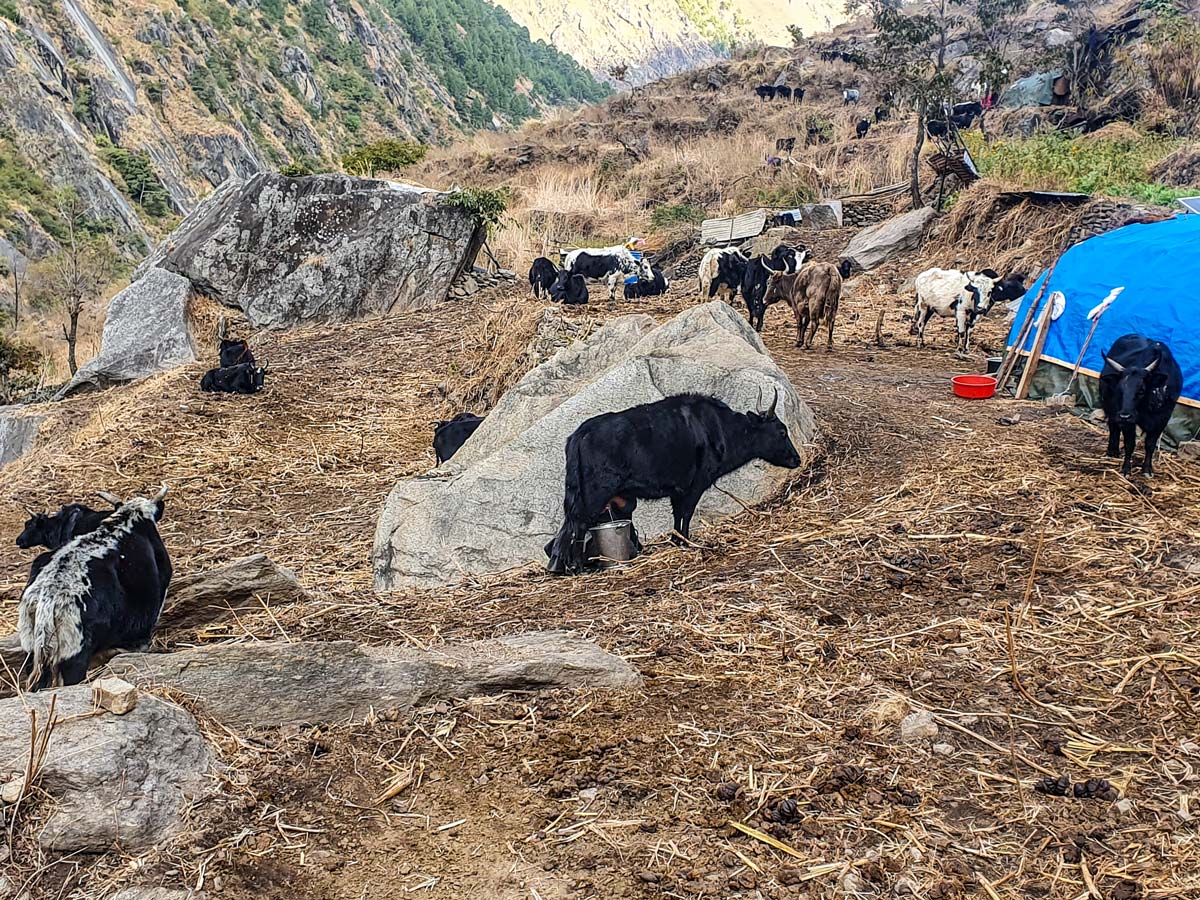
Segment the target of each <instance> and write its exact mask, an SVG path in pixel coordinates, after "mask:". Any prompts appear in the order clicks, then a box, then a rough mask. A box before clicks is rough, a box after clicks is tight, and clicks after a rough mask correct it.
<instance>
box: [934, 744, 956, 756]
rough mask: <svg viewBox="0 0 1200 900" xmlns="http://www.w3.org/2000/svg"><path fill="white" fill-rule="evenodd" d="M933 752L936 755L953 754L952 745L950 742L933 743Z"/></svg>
mask: <svg viewBox="0 0 1200 900" xmlns="http://www.w3.org/2000/svg"><path fill="white" fill-rule="evenodd" d="M933 752H934V753H936V754H937V755H938V756H953V755H954V746H953V745H952V744H934V745H933Z"/></svg>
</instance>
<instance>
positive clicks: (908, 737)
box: [900, 711, 938, 744]
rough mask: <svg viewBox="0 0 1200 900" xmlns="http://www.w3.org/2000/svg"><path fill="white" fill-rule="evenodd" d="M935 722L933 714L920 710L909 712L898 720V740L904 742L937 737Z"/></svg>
mask: <svg viewBox="0 0 1200 900" xmlns="http://www.w3.org/2000/svg"><path fill="white" fill-rule="evenodd" d="M937 734H938V727H937V723H936V722H934V721H933V714H932V713H928V712H924V711H920V712H915V713H911V714H909V715H907V716H905V717H904V718H903V719H901V720H900V740H902V741H904V742H905V743H906V744H909V743H913V742H915V741H925V740H930V739H932V738H935V737H937Z"/></svg>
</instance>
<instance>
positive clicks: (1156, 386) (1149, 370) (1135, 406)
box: [1100, 334, 1183, 478]
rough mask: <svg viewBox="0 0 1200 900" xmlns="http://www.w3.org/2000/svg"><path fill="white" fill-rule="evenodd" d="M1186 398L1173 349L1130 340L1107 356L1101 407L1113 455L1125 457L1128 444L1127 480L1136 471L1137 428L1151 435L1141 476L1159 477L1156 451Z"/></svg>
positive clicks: (1133, 336)
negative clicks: (1122, 449) (1122, 446)
mask: <svg viewBox="0 0 1200 900" xmlns="http://www.w3.org/2000/svg"><path fill="white" fill-rule="evenodd" d="M1181 393H1183V372H1181V371H1180V369H1179V363H1177V362H1176V361H1175V357H1174V356H1172V355H1171V348H1170V347H1168V346H1167V345H1166V344H1164V343H1162V342H1161V341H1152V340H1150V339H1149V338H1147V337H1143V336H1142V335H1140V334H1127V335H1125V336H1124V337H1122V338H1118V339H1117V340H1116V342H1115V343H1114V344H1113V345H1112V347H1110V348H1109V351H1108V352H1107V353H1105V354H1104V368H1103V369H1101V370H1100V405H1101V406H1102V407H1103V408H1104V415H1105V416H1106V417H1107V418H1108V455H1109V456H1113V457H1115V456H1118V455H1120V439H1121V438H1122V437H1124V439H1125V462H1124V464H1123V465H1122V466H1121V474H1122V475H1128V474H1129V473H1130V472H1132V471H1133V448H1134V444H1136V443H1137V429H1138V428H1141V429H1142V431H1143V432H1144V433H1145V435H1146V459H1145V462H1143V463H1142V474H1143V475H1145V476H1146V477H1147V478H1149V477H1150V476H1152V475H1153V474H1154V451H1155V449H1156V448H1157V447H1158V439H1159V438H1160V437H1162V433H1163V431H1165V430H1166V427H1167V423H1168V422H1169V421H1170V419H1171V413H1172V412H1174V410H1175V403H1176V401H1178V400H1179V395H1180V394H1181Z"/></svg>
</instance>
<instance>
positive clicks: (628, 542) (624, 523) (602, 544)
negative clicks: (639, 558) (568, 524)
mask: <svg viewBox="0 0 1200 900" xmlns="http://www.w3.org/2000/svg"><path fill="white" fill-rule="evenodd" d="M588 537H589V538H590V541H589V545H590V546H589V547H588V556H589V557H590V558H592V559H593V560H594V562H595V563H596V565H597V566H599V567H600V568H601V569H614V568H617V567H619V566H621V565H623V564H625V563H627V562H629V561H630V560H631V559H633V558H634V557H635V556H636V555H637V553H636V551H635V550H634V547H633V522H631V521H630V520H629V519H618V520H616V521H615V522H602V523H601V524H599V525H597V526H595V527H594V528H590V529H588Z"/></svg>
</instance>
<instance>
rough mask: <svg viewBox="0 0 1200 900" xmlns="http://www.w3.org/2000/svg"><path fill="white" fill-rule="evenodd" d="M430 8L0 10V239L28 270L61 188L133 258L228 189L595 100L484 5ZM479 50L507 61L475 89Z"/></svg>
mask: <svg viewBox="0 0 1200 900" xmlns="http://www.w3.org/2000/svg"><path fill="white" fill-rule="evenodd" d="M437 7H438V8H437V10H436V11H435V10H434V9H433V7H431V6H429V5H426V4H417V3H411V2H409V0H303V2H298V3H292V2H282V0H122V2H119V3H118V2H115V0H29V2H24V0H22V2H19V3H16V4H15V5H14V4H11V3H10V4H0V172H2V173H3V174H4V175H5V176H6V177H4V178H0V236H3V237H5V238H6V239H8V240H10V241H11V242H12V243H13V244H14V245H16V246H17V247H18V249H20V250H22V251H23V252H31V253H33V254H34V255H38V253H39V247H40V248H41V251H43V252H44V250H45V248H46V247H48V246H52V243H51V241H52V239H53V237H54V232H55V222H54V215H53V209H52V206H53V204H52V202H51V198H52V196H53V195H52V191H53V189H54V188H57V187H64V186H65V187H71V188H74V189H75V190H76V191H77V192H78V194H79V195H80V196H81V197H82V198H83V199H84V200H85V201H86V203H87V204H88V206H89V208H90V213H91V215H92V216H93V217H94V218H95V219H96V220H97V222H98V223H99V224H100V225H101V226H102V227H107V228H109V229H111V230H112V231H114V232H115V233H117V234H118V235H121V236H123V237H125V238H127V239H128V241H129V242H131V243H132V244H133V245H134V247H135V248H137V247H141V248H144V247H145V246H147V245H148V244H149V243H151V241H152V239H153V238H156V237H158V236H161V235H162V234H163V233H165V232H166V231H167V230H169V228H170V226H172V225H173V224H174V223H175V221H176V220H177V217H178V216H180V215H182V214H185V213H187V212H188V211H190V210H191V209H193V208H194V207H195V205H196V203H197V202H198V200H199V199H200V198H202V197H204V196H206V195H207V194H208V193H209V192H210V191H211V190H212V189H213V187H215V186H216V185H218V184H220V183H221V182H223V181H224V180H225V179H227V178H230V177H234V176H236V177H240V178H248V177H250V176H252V175H254V174H255V173H256V172H259V171H262V170H264V169H270V168H276V167H280V166H284V165H286V164H289V163H299V164H301V165H303V166H306V167H310V168H313V169H319V168H323V167H331V166H333V165H334V164H335V163H336V160H337V158H338V157H339V156H340V154H341V153H343V152H345V151H346V150H349V149H352V148H353V147H355V146H357V145H360V144H362V143H364V142H366V141H368V140H371V139H374V138H379V137H385V136H386V137H401V138H410V139H416V140H420V141H425V142H433V141H439V140H443V139H447V138H449V137H451V136H453V135H454V134H456V133H458V132H459V131H461V130H463V129H466V128H470V127H479V126H487V125H493V124H494V125H503V124H506V123H511V122H514V121H517V120H519V119H520V118H522V117H523V116H525V115H529V114H530V113H532V112H535V111H537V110H538V109H540V108H545V107H546V106H547V105H549V104H552V103H558V102H568V101H571V100H574V99H594V98H596V97H599V96H600V95H602V93H603V89H602V88H601V87H600V86H599V85H598V84H597V83H596V82H595V81H594V80H593V79H592V78H591V77H590V76H589V75H588V74H587V73H586V72H584V71H583V70H582V69H580V68H579V67H578V66H577V65H576V64H575V63H574V62H573V61H572V60H570V59H569V58H567V57H565V56H563V55H561V54H558V53H555V52H554V51H552V50H548V49H547V48H545V47H540V48H539V47H537V46H535V45H532V44H531V43H530V42H529V40H528V37H527V35H526V34H525V32H524V30H523V29H521V28H519V27H518V26H517V25H515V24H514V23H513V22H512V20H511V19H509V18H508V16H507V15H506V14H504V13H503V12H502V11H498V10H496V9H495V8H494V7H492V6H490V5H489V4H487V3H486V2H485V0H446V2H445V3H444V4H443V3H439V4H438V5H437ZM447 17H449V18H447ZM460 43H461V46H458V45H459V44H460ZM481 44H482V45H485V46H488V45H503V46H504V47H505V49H506V52H505V53H504V54H502V55H499V56H497V55H496V54H488V55H486V56H484V55H483V54H482V53H477V54H476V56H475V57H473V58H472V59H473V60H474V63H473V64H474V65H476V67H479V66H480V65H484V64H486V66H487V68H486V71H482V72H477V73H474V74H475V77H473V78H464V77H462V73H461V72H460V71H459V68H461V66H459V67H456V65H455V60H456V59H461V53H462V52H466V51H468V50H470V49H471V48H472V47H474V48H476V49H477V50H478V47H479V45H481ZM481 56H482V57H483V58H484V60H485V61H486V63H480V62H479V58H480V57H481ZM513 98H517V99H516V100H514V99H513ZM14 173H15V175H14Z"/></svg>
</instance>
